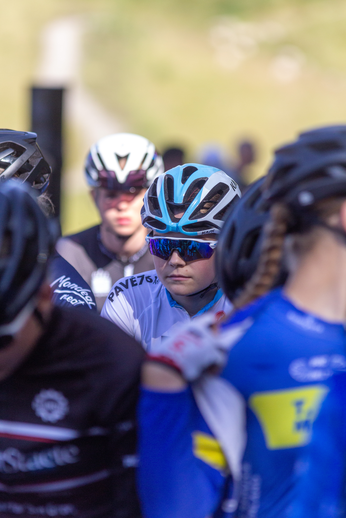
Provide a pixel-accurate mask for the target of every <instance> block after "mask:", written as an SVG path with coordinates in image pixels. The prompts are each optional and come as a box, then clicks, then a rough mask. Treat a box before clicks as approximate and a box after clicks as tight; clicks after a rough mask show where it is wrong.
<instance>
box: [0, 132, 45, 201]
mask: <svg viewBox="0 0 346 518" xmlns="http://www.w3.org/2000/svg"><path fill="white" fill-rule="evenodd" d="M36 140H37V135H36V133H31V132H26V131H14V130H9V129H0V182H5V181H6V180H9V179H10V178H18V179H19V180H21V181H23V182H27V183H28V184H29V185H31V187H33V188H34V189H36V190H37V191H38V192H39V193H40V194H41V193H43V192H44V191H45V189H46V188H47V186H48V183H49V177H50V174H51V172H52V170H51V168H50V166H49V164H48V162H47V161H46V160H45V158H44V156H43V154H42V151H41V149H40V148H39V146H38V144H37V142H36Z"/></svg>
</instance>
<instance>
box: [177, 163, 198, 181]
mask: <svg viewBox="0 0 346 518" xmlns="http://www.w3.org/2000/svg"><path fill="white" fill-rule="evenodd" d="M195 171H198V169H197V167H195V166H193V165H188V166H187V167H184V169H183V174H182V177H181V183H182V184H184V183H185V182H186V181H187V180H188V179H189V178H190V176H191V175H192V174H193V173H194V172H195Z"/></svg>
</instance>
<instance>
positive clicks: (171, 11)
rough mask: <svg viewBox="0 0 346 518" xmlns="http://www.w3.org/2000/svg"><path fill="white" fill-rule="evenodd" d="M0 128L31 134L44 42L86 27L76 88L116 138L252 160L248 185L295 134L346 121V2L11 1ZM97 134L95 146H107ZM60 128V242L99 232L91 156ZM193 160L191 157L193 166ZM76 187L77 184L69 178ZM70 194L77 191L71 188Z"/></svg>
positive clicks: (70, 125)
mask: <svg viewBox="0 0 346 518" xmlns="http://www.w3.org/2000/svg"><path fill="white" fill-rule="evenodd" d="M0 5H1V6H2V7H3V9H2V13H3V20H2V31H1V33H0V41H1V43H2V49H3V50H2V52H1V54H0V56H1V58H0V59H1V66H2V71H3V76H2V81H1V83H0V89H1V95H2V99H3V102H2V103H0V120H1V126H2V127H9V128H14V129H29V124H30V121H29V119H28V117H29V113H30V107H29V102H30V98H29V91H28V88H29V86H30V85H32V84H33V83H35V70H36V68H37V66H38V65H37V64H38V60H39V56H40V53H41V52H42V48H41V46H42V44H41V43H40V34H41V32H42V30H43V28H44V27H45V26H47V24H48V23H49V22H51V21H52V20H55V19H58V18H62V17H67V16H79V17H81V18H82V19H83V22H84V27H85V28H84V32H83V41H82V50H83V51H82V58H81V67H80V80H81V81H82V83H83V85H84V87H85V88H86V89H87V90H88V91H89V92H91V93H92V94H93V95H94V97H95V98H96V99H97V100H98V101H99V103H100V104H101V105H102V106H103V107H104V108H105V110H106V111H107V113H108V114H110V115H111V116H113V117H114V118H115V119H116V120H117V121H120V125H121V127H122V128H123V129H124V130H126V131H130V132H134V133H139V134H142V135H144V136H146V137H147V138H149V139H150V140H152V141H153V142H154V143H155V144H156V145H157V147H158V148H159V149H163V148H164V147H165V146H168V145H170V144H180V145H183V146H185V147H186V149H187V151H188V156H187V158H188V160H195V159H196V154H197V153H198V151H199V149H200V148H201V146H202V145H203V144H205V143H208V142H216V143H220V144H221V145H223V146H224V147H225V149H226V152H227V153H229V155H232V153H234V148H235V145H236V143H237V142H238V140H239V139H240V138H242V137H250V138H253V139H254V140H255V141H256V143H257V145H258V149H259V157H258V162H257V163H256V164H255V166H254V167H253V168H252V170H251V177H252V178H255V177H257V176H260V175H262V174H263V173H264V172H265V170H266V167H267V166H268V164H269V162H270V158H271V154H272V151H273V149H274V148H275V147H276V146H277V145H279V144H281V143H283V142H285V141H287V140H289V139H291V138H292V137H294V136H295V135H296V134H297V132H298V131H300V130H302V129H305V128H308V127H311V126H316V125H320V124H331V123H340V122H345V120H346V106H345V102H344V98H345V91H346V60H345V57H344V56H345V51H346V31H345V22H346V3H345V2H344V1H341V0H323V1H321V0H296V1H295V0H68V1H65V0H45V1H43V0H31V2H30V3H29V2H27V1H26V0H13V1H12V3H11V2H6V3H5V2H4V1H3V0H0ZM102 136H103V135H99V137H102ZM86 146H87V145H86V141H85V139H84V140H83V138H82V136H81V132H80V130H79V128H78V125H76V124H75V122H73V121H70V120H69V114H68V113H66V122H65V168H64V174H65V180H64V196H63V218H62V222H63V231H64V232H65V233H66V232H72V231H78V230H80V229H82V228H86V227H87V226H88V225H90V224H92V223H94V222H96V221H97V215H96V211H95V210H94V208H93V205H92V203H91V201H90V199H89V195H88V192H87V188H86V186H85V184H84V180H83V161H84V157H85V154H86V152H87V147H86ZM197 156H198V155H197ZM76 176H78V178H79V179H78V180H77V182H76V181H75V180H73V181H72V177H74V179H75V177H76ZM71 185H74V187H73V188H71Z"/></svg>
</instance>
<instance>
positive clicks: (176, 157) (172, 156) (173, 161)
mask: <svg viewBox="0 0 346 518" xmlns="http://www.w3.org/2000/svg"><path fill="white" fill-rule="evenodd" d="M162 160H163V164H164V168H165V171H168V169H173V167H176V166H177V165H183V163H184V162H185V151H184V149H183V148H182V147H168V148H166V149H165V151H164V152H163V153H162Z"/></svg>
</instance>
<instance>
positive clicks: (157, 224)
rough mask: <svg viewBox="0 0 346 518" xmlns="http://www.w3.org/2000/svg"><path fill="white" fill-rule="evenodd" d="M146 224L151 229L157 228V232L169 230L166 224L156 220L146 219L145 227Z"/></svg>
mask: <svg viewBox="0 0 346 518" xmlns="http://www.w3.org/2000/svg"><path fill="white" fill-rule="evenodd" d="M146 223H147V225H148V226H149V227H150V228H157V230H166V228H167V226H166V225H165V223H162V221H159V220H157V219H155V218H146V219H145V220H144V221H143V225H145V224H146Z"/></svg>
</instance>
